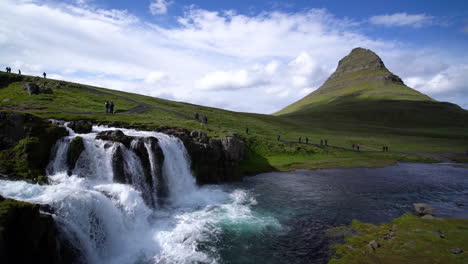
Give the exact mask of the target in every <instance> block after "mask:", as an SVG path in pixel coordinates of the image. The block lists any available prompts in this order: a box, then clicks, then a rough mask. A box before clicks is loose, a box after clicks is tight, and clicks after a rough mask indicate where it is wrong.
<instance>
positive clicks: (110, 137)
mask: <svg viewBox="0 0 468 264" xmlns="http://www.w3.org/2000/svg"><path fill="white" fill-rule="evenodd" d="M96 139H101V140H107V141H114V142H119V143H122V144H123V145H124V146H125V147H127V148H130V144H131V143H132V140H133V137H130V136H127V135H125V134H124V133H123V132H122V131H121V130H118V129H117V130H108V131H102V132H100V133H98V134H97V135H96Z"/></svg>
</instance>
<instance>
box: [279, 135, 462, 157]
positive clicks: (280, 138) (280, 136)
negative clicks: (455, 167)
mask: <svg viewBox="0 0 468 264" xmlns="http://www.w3.org/2000/svg"><path fill="white" fill-rule="evenodd" d="M280 139H281V136H280V135H277V136H276V141H280ZM466 153H467V155H468V151H467V152H466Z"/></svg>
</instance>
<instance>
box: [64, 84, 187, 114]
mask: <svg viewBox="0 0 468 264" xmlns="http://www.w3.org/2000/svg"><path fill="white" fill-rule="evenodd" d="M76 89H82V90H85V91H88V92H90V93H95V94H100V95H107V96H113V97H117V98H119V99H122V100H125V101H127V102H131V103H134V104H137V106H135V107H133V108H131V109H128V110H126V111H122V112H119V114H139V113H143V112H145V111H148V110H150V109H158V110H161V111H164V112H167V113H171V114H174V115H176V116H179V117H181V118H184V119H188V120H195V118H193V117H191V116H189V115H186V114H183V113H180V112H177V111H174V110H170V109H167V108H164V107H160V106H152V105H149V104H145V103H142V102H140V101H137V100H135V99H131V98H128V97H125V96H122V95H117V94H113V93H109V92H104V91H99V90H96V89H93V88H90V87H79V88H76ZM64 112H65V113H69V114H94V112H72V111H64Z"/></svg>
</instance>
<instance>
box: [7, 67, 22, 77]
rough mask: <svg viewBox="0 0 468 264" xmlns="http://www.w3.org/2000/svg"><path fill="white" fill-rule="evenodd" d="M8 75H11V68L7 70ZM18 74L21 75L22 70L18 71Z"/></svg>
mask: <svg viewBox="0 0 468 264" xmlns="http://www.w3.org/2000/svg"><path fill="white" fill-rule="evenodd" d="M5 71H6V73H11V67H6V68H5ZM18 74H19V75H21V70H18Z"/></svg>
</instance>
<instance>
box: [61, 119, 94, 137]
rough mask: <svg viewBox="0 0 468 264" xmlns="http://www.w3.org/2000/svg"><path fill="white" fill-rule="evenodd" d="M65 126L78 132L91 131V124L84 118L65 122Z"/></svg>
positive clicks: (85, 132)
mask: <svg viewBox="0 0 468 264" xmlns="http://www.w3.org/2000/svg"><path fill="white" fill-rule="evenodd" d="M67 127H69V128H71V129H72V130H73V131H74V132H75V133H78V134H87V133H91V131H92V130H93V124H92V123H91V122H89V121H85V120H78V121H71V122H69V123H67Z"/></svg>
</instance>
